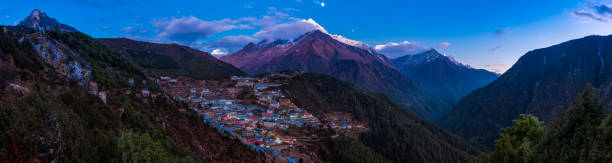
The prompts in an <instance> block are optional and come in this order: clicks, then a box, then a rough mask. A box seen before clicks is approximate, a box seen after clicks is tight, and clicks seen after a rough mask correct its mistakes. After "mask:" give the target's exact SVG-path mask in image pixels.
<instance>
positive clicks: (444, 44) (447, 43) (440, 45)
mask: <svg viewBox="0 0 612 163" xmlns="http://www.w3.org/2000/svg"><path fill="white" fill-rule="evenodd" d="M450 45H451V43H450V42H446V41H444V42H441V43H439V44H438V49H444V48H447V47H449V46H450Z"/></svg>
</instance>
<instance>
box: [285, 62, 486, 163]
mask: <svg viewBox="0 0 612 163" xmlns="http://www.w3.org/2000/svg"><path fill="white" fill-rule="evenodd" d="M284 90H285V91H286V93H287V95H288V96H290V97H291V98H292V101H294V102H295V103H296V105H298V106H300V107H304V108H305V109H307V110H308V111H309V112H312V113H313V114H315V115H316V116H318V117H320V116H324V115H325V114H328V113H332V112H344V113H350V114H351V115H352V116H353V118H354V119H356V120H358V121H361V122H364V123H366V124H368V127H369V131H367V132H365V133H362V134H361V135H359V136H358V137H359V138H358V140H357V141H351V140H346V139H343V138H342V139H340V138H338V139H334V140H333V141H332V142H331V144H330V145H331V146H333V147H332V149H333V148H343V149H345V150H341V151H345V152H344V153H338V154H340V156H341V158H346V160H342V161H348V162H352V161H351V159H352V158H360V159H363V160H367V161H365V162H374V161H379V162H385V159H388V160H391V161H393V162H458V161H459V162H461V161H468V160H470V159H471V157H472V156H473V155H475V154H477V153H479V152H481V151H482V150H483V149H482V148H480V147H478V146H475V145H473V144H470V143H467V142H465V141H463V140H462V139H460V138H458V137H456V136H454V135H452V134H450V133H448V132H446V131H444V130H442V129H440V128H439V127H437V126H435V125H433V124H432V123H430V122H427V121H425V120H423V119H421V118H419V117H418V116H415V115H414V114H412V113H411V112H409V111H407V110H406V109H404V108H403V107H402V106H400V105H398V104H396V103H394V102H393V101H392V100H390V99H389V98H388V97H386V96H385V95H382V94H380V93H375V92H371V91H367V90H366V89H363V88H360V87H357V86H355V85H353V84H351V83H348V82H345V81H342V80H339V79H336V78H333V77H330V76H327V75H322V74H314V73H304V74H301V75H298V76H295V77H293V78H292V79H291V81H290V82H289V84H287V85H286V86H285V88H284ZM348 139H350V138H348ZM346 149H352V150H346ZM358 150H360V151H362V152H355V153H350V152H351V151H358ZM364 153H365V154H364ZM379 155H380V156H383V157H384V158H385V159H382V158H380V157H378V156H379ZM340 156H338V157H340Z"/></svg>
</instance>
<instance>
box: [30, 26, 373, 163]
mask: <svg viewBox="0 0 612 163" xmlns="http://www.w3.org/2000/svg"><path fill="white" fill-rule="evenodd" d="M20 41H29V42H31V43H32V44H33V46H34V48H35V49H36V51H37V52H38V54H39V55H40V59H41V60H42V61H44V62H46V63H48V64H49V65H51V66H52V67H53V68H54V69H56V71H57V72H59V74H61V75H63V76H64V77H66V78H68V79H70V80H74V81H76V82H77V83H78V84H79V85H80V86H82V87H84V88H85V89H86V90H87V91H88V92H89V93H90V94H92V95H96V96H98V97H99V98H100V99H101V100H102V101H103V102H104V103H106V102H107V94H106V91H105V90H102V89H99V88H98V86H97V84H96V82H95V81H94V80H91V79H90V78H91V77H90V71H91V70H88V69H89V68H88V67H89V66H88V63H87V62H86V61H85V60H83V59H81V58H80V57H79V55H78V54H77V53H75V52H72V51H71V50H70V49H69V48H67V47H63V46H64V45H63V44H61V43H59V42H57V41H56V40H53V39H50V38H47V37H46V35H45V34H44V31H43V30H40V31H38V32H36V33H33V34H30V35H28V36H25V37H23V38H22V39H21V40H20ZM105 71H108V72H109V73H112V72H113V70H112V69H110V68H107V69H106V70H105ZM294 75H296V74H282V73H273V74H265V75H262V76H259V77H249V76H232V77H231V78H229V79H227V80H222V81H215V80H195V79H192V78H189V77H176V78H174V77H169V76H160V77H156V78H154V77H149V80H144V79H140V80H139V79H134V78H129V79H128V83H129V85H130V87H129V88H124V90H122V92H124V93H125V94H132V95H134V96H136V97H137V98H139V99H142V100H143V102H144V103H149V102H151V100H154V99H156V97H157V96H160V95H162V92H160V91H161V90H157V91H153V90H149V88H148V87H140V86H142V85H145V86H146V85H148V84H150V83H147V82H154V84H156V85H157V86H159V87H160V88H162V89H163V91H165V92H166V93H167V94H168V95H171V96H172V97H167V98H174V99H175V100H176V101H179V102H183V103H185V104H187V105H188V106H189V108H190V109H192V110H193V111H195V112H197V113H198V114H199V115H200V116H201V117H202V119H203V123H207V124H209V125H211V126H213V127H215V128H217V129H218V130H219V131H221V132H222V133H226V134H228V135H230V136H232V137H235V138H237V139H239V140H240V141H241V142H242V143H244V144H247V145H248V146H250V147H252V148H253V149H255V150H257V151H262V152H265V153H266V154H269V155H271V156H274V157H276V158H279V160H284V161H287V162H297V159H296V158H301V159H302V160H303V161H306V162H309V161H314V160H319V158H316V157H317V156H316V155H315V154H313V152H312V151H309V150H308V149H307V148H306V146H316V144H315V143H316V142H318V141H320V137H319V135H317V134H316V132H315V131H316V130H317V129H321V128H329V129H333V130H334V131H337V132H339V133H343V134H347V135H353V136H357V135H358V133H360V132H364V131H365V130H367V128H366V127H364V125H363V124H361V123H358V122H353V121H352V120H351V119H352V118H351V117H350V116H348V115H346V114H345V113H335V114H329V116H326V117H320V118H323V119H319V118H317V117H316V116H314V115H313V114H312V113H310V112H308V111H307V110H306V109H303V108H300V107H298V106H296V105H295V104H294V103H293V102H292V101H291V99H290V98H289V97H287V96H286V95H285V94H283V92H282V90H281V87H282V86H283V85H284V84H286V83H287V82H288V81H287V80H289V79H291V77H293V76H294ZM136 85H140V86H139V87H137V86H136ZM179 110H180V111H182V112H185V110H183V109H179ZM118 111H119V112H123V109H122V108H118Z"/></svg>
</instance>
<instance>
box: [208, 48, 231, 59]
mask: <svg viewBox="0 0 612 163" xmlns="http://www.w3.org/2000/svg"><path fill="white" fill-rule="evenodd" d="M210 54H212V55H213V56H215V57H221V56H224V55H227V52H225V51H223V50H222V49H214V50H213V51H212V52H210Z"/></svg>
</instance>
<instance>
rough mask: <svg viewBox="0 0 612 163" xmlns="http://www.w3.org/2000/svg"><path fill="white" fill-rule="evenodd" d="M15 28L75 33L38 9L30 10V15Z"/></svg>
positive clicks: (74, 30) (71, 28) (72, 29)
mask: <svg viewBox="0 0 612 163" xmlns="http://www.w3.org/2000/svg"><path fill="white" fill-rule="evenodd" d="M17 26H23V27H29V28H34V29H43V30H58V31H63V32H77V30H76V29H75V28H73V27H71V26H68V25H65V24H62V23H59V22H58V21H57V20H55V19H54V18H51V17H49V16H47V14H46V13H45V12H43V11H41V10H39V9H34V10H32V12H31V13H30V15H29V16H28V17H26V18H25V19H23V20H22V21H21V22H20V23H19V24H18V25H17Z"/></svg>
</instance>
